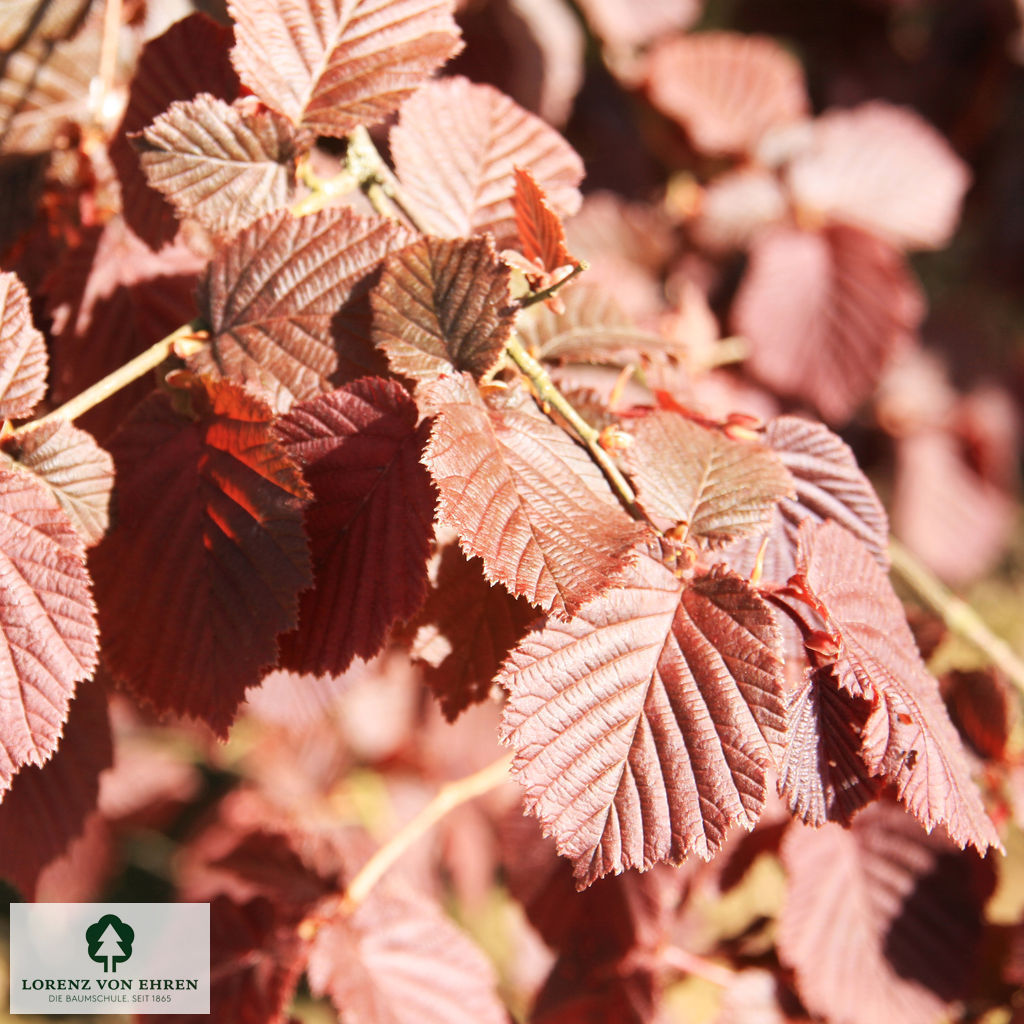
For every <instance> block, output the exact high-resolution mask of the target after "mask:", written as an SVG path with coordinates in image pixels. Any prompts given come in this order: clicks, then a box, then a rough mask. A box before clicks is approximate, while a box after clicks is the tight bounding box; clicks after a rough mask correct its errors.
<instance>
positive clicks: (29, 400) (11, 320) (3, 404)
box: [0, 272, 47, 420]
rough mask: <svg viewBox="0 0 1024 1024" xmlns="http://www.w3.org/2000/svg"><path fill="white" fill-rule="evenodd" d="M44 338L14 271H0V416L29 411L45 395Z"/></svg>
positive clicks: (3, 417)
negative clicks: (37, 328)
mask: <svg viewBox="0 0 1024 1024" xmlns="http://www.w3.org/2000/svg"><path fill="white" fill-rule="evenodd" d="M46 368H47V359H46V341H45V339H44V338H43V336H42V335H41V334H40V333H39V331H37V330H36V329H35V327H34V326H33V324H32V311H31V309H29V303H28V292H27V291H25V286H24V285H23V284H22V283H21V281H20V280H19V279H18V275H17V274H7V273H3V272H0V419H5V420H14V419H19V418H21V417H23V416H28V415H30V414H31V412H32V410H33V409H34V408H35V407H36V406H37V405H38V404H39V402H41V401H42V399H43V396H44V395H45V394H46Z"/></svg>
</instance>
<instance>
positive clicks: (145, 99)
mask: <svg viewBox="0 0 1024 1024" xmlns="http://www.w3.org/2000/svg"><path fill="white" fill-rule="evenodd" d="M230 46H231V30H230V29H228V28H225V27H224V26H223V25H218V24H217V23H216V22H215V21H212V20H211V19H210V18H208V17H207V16H206V15H205V14H190V15H189V16H188V17H187V18H183V19H182V20H181V21H178V22H175V24H173V25H172V26H171V27H170V28H169V29H168V30H167V31H166V32H164V33H163V35H161V36H158V37H157V38H156V39H153V40H150V42H148V43H147V44H146V45H145V46H144V47H143V48H142V53H141V54H140V55H139V60H138V63H137V64H136V66H135V74H134V76H133V77H132V82H131V86H130V88H129V90H128V105H127V107H125V112H124V117H123V118H122V119H121V125H120V127H119V128H118V129H117V134H116V135H115V136H114V141H113V142H112V143H111V145H110V158H111V160H112V161H113V163H114V168H115V170H116V171H117V176H118V178H119V179H120V181H121V204H122V208H123V210H124V218H125V220H126V221H127V222H128V224H129V225H130V226H131V229H132V230H133V231H134V232H135V233H136V234H137V235H138V236H139V238H141V239H142V240H143V241H145V243H146V244H147V245H148V246H150V247H151V248H153V249H158V248H160V246H161V245H164V244H165V243H166V242H169V241H170V240H171V239H172V238H173V237H174V236H175V234H177V231H178V221H177V219H176V217H175V215H174V211H173V209H172V208H171V206H170V204H169V203H167V202H166V201H165V200H164V199H163V197H162V196H161V195H160V194H159V193H158V192H154V191H153V189H151V188H150V187H149V185H148V184H147V182H146V176H145V175H144V174H143V173H142V168H141V167H140V166H139V159H138V155H137V154H136V152H135V148H134V147H133V146H132V144H131V142H129V140H128V136H129V135H131V134H132V133H134V132H140V131H142V129H143V128H145V127H146V125H148V124H149V123H150V122H152V121H153V120H154V118H157V117H159V116H160V115H161V114H162V113H163V112H164V111H165V110H166V109H167V108H168V107H169V106H170V105H171V104H172V103H174V102H175V100H190V99H192V97H193V96H195V95H197V94H198V93H201V92H207V93H210V94H212V95H213V96H216V97H218V98H219V99H222V100H227V101H228V102H229V103H230V102H231V101H232V100H233V99H234V98H235V97H236V96H237V95H238V91H239V82H238V76H237V75H236V74H235V71H234V69H233V68H232V67H231V61H230V60H229V59H228V50H229V48H230ZM183 54H188V59H187V60H183V59H182V55H183ZM185 319H187V317H186V318H185Z"/></svg>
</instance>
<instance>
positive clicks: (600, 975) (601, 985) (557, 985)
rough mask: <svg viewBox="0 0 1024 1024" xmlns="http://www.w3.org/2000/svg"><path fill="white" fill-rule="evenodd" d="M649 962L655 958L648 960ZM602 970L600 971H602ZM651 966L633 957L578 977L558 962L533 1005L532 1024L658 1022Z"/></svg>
mask: <svg viewBox="0 0 1024 1024" xmlns="http://www.w3.org/2000/svg"><path fill="white" fill-rule="evenodd" d="M650 959H651V960H652V961H653V959H654V958H650ZM602 968H603V969H602ZM659 988H660V986H659V984H658V980H657V975H656V972H655V969H654V964H653V962H652V963H643V958H641V957H639V956H638V957H635V958H633V959H631V960H629V961H628V962H627V963H626V964H624V965H622V966H619V965H616V966H615V969H613V970H611V971H610V970H608V969H607V965H602V966H601V967H599V968H598V969H596V970H594V971H593V972H592V973H591V972H587V973H585V974H583V975H582V977H581V976H580V974H579V973H578V972H577V970H576V969H575V965H569V964H566V963H565V962H564V961H563V960H561V959H560V960H558V961H557V963H556V964H555V967H554V969H553V970H552V973H551V975H550V976H549V977H548V979H547V981H546V982H545V984H544V988H543V989H542V990H541V992H540V994H539V995H538V997H537V1001H536V1003H535V1004H534V1008H533V1015H532V1016H531V1017H530V1021H531V1024H649V1022H650V1021H653V1020H656V1019H657V1004H658V995H659Z"/></svg>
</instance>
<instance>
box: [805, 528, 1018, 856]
mask: <svg viewBox="0 0 1024 1024" xmlns="http://www.w3.org/2000/svg"><path fill="white" fill-rule="evenodd" d="M797 572H798V573H799V577H798V580H797V587H798V589H800V590H802V591H803V592H804V593H805V594H806V595H807V596H808V597H809V599H810V600H811V601H813V602H815V603H816V604H817V605H818V606H820V607H821V608H822V609H823V610H824V612H825V613H826V614H827V616H828V619H827V626H828V628H829V629H830V630H832V631H834V634H835V635H836V637H837V638H838V640H839V644H840V647H839V654H838V657H837V659H836V662H835V676H836V679H837V681H838V683H839V685H840V686H841V687H842V688H843V689H844V690H845V691H846V692H847V693H850V694H852V695H853V696H856V697H861V698H863V699H864V700H867V701H869V702H870V703H871V705H872V711H871V716H870V718H869V720H868V722H867V723H866V724H865V726H864V741H863V744H862V746H861V757H862V758H864V761H865V764H866V765H867V767H868V769H869V771H870V772H871V773H872V774H873V775H881V776H883V777H884V778H886V779H888V780H889V781H890V782H892V783H894V784H895V786H896V789H897V793H898V795H899V798H900V800H901V801H902V802H903V803H904V804H906V806H907V808H908V809H909V810H910V811H911V812H912V813H913V814H914V815H915V816H916V817H917V818H918V819H919V820H920V821H921V823H922V824H923V825H924V826H925V828H926V829H928V830H929V831H931V829H932V828H934V827H935V826H936V825H942V826H943V827H944V828H945V829H946V831H947V832H948V833H949V835H950V838H952V839H953V841H954V842H955V843H957V844H958V845H959V846H961V847H963V846H966V845H967V844H968V843H970V844H972V845H973V846H975V847H977V849H978V851H979V852H981V853H984V852H985V850H986V849H987V848H988V847H989V846H995V847H997V848H998V847H999V845H1000V844H999V837H998V836H997V834H996V831H995V828H994V826H993V824H992V822H991V821H990V820H989V818H988V815H987V814H986V813H985V808H984V806H983V805H982V802H981V797H980V795H979V793H978V789H977V787H976V786H975V784H974V782H973V781H972V779H971V775H970V769H969V766H968V763H967V759H966V756H965V754H964V749H963V746H962V745H961V742H960V737H959V736H958V735H957V732H956V729H954V728H953V725H952V723H951V722H950V720H949V715H948V714H947V713H946V708H945V705H944V704H943V703H942V698H941V697H940V696H939V687H938V683H937V682H936V680H935V679H934V678H933V677H932V676H931V675H930V674H929V673H928V670H927V669H926V668H925V666H924V662H923V661H922V660H921V655H920V654H919V653H918V650H917V645H916V644H915V643H914V637H913V635H912V634H911V632H910V627H909V626H908V625H907V620H906V616H905V615H904V612H903V607H902V605H901V604H900V602H899V599H898V598H897V597H896V595H895V594H894V593H893V590H892V587H891V586H890V585H889V581H888V580H887V579H886V577H885V576H884V575H883V573H882V570H881V569H880V568H879V567H878V563H877V562H876V561H875V559H874V558H873V557H872V555H871V553H870V552H869V551H868V550H867V549H866V548H865V547H864V546H863V544H861V543H860V542H859V541H858V540H857V539H856V538H855V537H853V536H852V534H850V533H849V532H847V531H846V530H844V529H843V528H842V527H841V526H838V525H837V524H835V523H832V522H826V523H823V524H815V523H810V522H808V523H805V524H804V526H802V527H801V529H800V547H799V551H798V555H797Z"/></svg>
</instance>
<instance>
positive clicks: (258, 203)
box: [134, 93, 295, 235]
mask: <svg viewBox="0 0 1024 1024" xmlns="http://www.w3.org/2000/svg"><path fill="white" fill-rule="evenodd" d="M134 138H135V140H136V141H135V146H136V149H137V150H138V151H139V163H140V165H141V166H142V170H143V173H144V174H145V175H146V178H147V180H148V181H149V184H150V185H151V186H152V187H153V188H155V189H156V190H157V191H158V192H160V193H162V194H163V195H164V196H166V197H167V199H168V200H170V202H171V204H172V205H173V206H174V208H175V210H176V211H177V213H178V216H179V217H180V218H185V217H194V218H195V219H196V220H198V221H199V222H200V223H201V224H202V225H203V226H204V227H206V228H209V230H210V231H212V232H214V233H215V234H219V235H232V234H234V233H235V232H237V231H239V230H240V229H241V228H245V227H248V226H249V225H250V224H251V223H252V222H253V221H255V220H258V219H259V218H260V217H261V216H263V214H265V213H272V212H273V211H274V210H279V209H281V207H283V206H287V205H288V203H289V202H290V201H291V198H292V195H293V193H294V191H295V139H294V136H293V133H292V128H291V125H290V124H289V123H288V122H287V121H285V120H284V119H283V118H280V117H278V116H277V115H276V114H275V113H274V112H273V111H270V110H255V111H253V110H247V109H245V107H239V105H238V104H237V103H236V104H235V105H231V104H228V103H225V102H224V101H223V100H219V99H216V98H215V97H213V96H211V95H210V94H209V93H201V94H200V95H198V96H197V97H196V98H195V99H194V100H190V101H188V102H181V101H179V102H176V103H172V104H171V106H170V107H169V108H168V109H167V110H166V111H165V112H164V113H163V114H161V115H160V116H159V117H158V118H157V119H156V120H155V121H154V122H153V123H152V124H151V125H149V127H147V128H145V129H143V131H142V134H141V136H135V137H134Z"/></svg>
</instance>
